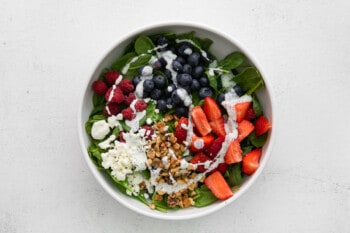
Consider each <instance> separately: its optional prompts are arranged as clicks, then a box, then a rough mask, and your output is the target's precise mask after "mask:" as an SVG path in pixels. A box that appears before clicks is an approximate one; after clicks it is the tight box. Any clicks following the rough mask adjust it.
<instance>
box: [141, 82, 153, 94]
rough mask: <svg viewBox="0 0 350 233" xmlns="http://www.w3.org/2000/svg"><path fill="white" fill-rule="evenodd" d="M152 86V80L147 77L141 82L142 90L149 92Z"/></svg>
mask: <svg viewBox="0 0 350 233" xmlns="http://www.w3.org/2000/svg"><path fill="white" fill-rule="evenodd" d="M153 88H154V82H153V80H152V79H147V80H145V81H144V82H143V91H144V92H151V91H152V90H153Z"/></svg>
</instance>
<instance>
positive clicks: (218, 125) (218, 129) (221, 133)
mask: <svg viewBox="0 0 350 233" xmlns="http://www.w3.org/2000/svg"><path fill="white" fill-rule="evenodd" d="M209 125H210V127H211V129H212V130H213V132H214V133H215V134H216V135H217V136H218V137H225V136H226V131H225V121H224V118H223V117H220V118H219V119H217V120H215V121H210V122H209Z"/></svg>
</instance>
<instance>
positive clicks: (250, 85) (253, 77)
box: [232, 67, 264, 95]
mask: <svg viewBox="0 0 350 233" xmlns="http://www.w3.org/2000/svg"><path fill="white" fill-rule="evenodd" d="M232 80H233V81H235V82H236V83H237V84H238V85H240V86H241V87H242V90H243V91H244V92H246V93H247V94H248V95H251V94H252V93H253V92H255V91H256V90H258V89H259V88H261V87H263V86H264V81H263V79H262V77H261V75H260V73H259V71H258V70H257V69H256V68H254V67H248V68H245V69H244V70H243V71H242V72H241V73H239V74H238V75H236V76H234V77H233V79H232Z"/></svg>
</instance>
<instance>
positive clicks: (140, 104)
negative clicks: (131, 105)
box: [135, 100, 147, 112]
mask: <svg viewBox="0 0 350 233" xmlns="http://www.w3.org/2000/svg"><path fill="white" fill-rule="evenodd" d="M146 108H147V104H146V102H145V101H144V100H138V101H136V103H135V109H136V111H137V112H142V111H143V110H145V109H146Z"/></svg>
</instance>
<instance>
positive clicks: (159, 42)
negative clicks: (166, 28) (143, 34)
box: [156, 36, 169, 45]
mask: <svg viewBox="0 0 350 233" xmlns="http://www.w3.org/2000/svg"><path fill="white" fill-rule="evenodd" d="M156 44H157V45H165V44H169V41H168V39H167V38H166V37H165V36H161V37H159V38H158V39H157V43H156Z"/></svg>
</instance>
